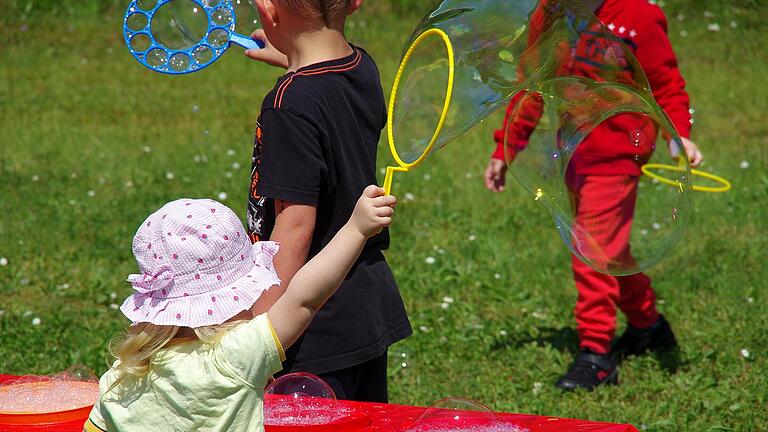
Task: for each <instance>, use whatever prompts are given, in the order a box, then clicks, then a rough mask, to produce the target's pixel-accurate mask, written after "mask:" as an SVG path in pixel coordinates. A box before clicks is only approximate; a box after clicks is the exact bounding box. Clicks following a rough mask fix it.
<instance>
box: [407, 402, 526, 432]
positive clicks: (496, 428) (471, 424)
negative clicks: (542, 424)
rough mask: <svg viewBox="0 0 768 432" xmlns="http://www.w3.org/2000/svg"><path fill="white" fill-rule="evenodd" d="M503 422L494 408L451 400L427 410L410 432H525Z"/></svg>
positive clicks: (514, 425) (434, 404)
mask: <svg viewBox="0 0 768 432" xmlns="http://www.w3.org/2000/svg"><path fill="white" fill-rule="evenodd" d="M523 431H527V429H526V428H524V427H522V426H520V425H516V424H514V423H510V422H502V421H500V420H499V418H498V417H497V416H496V414H494V413H493V411H491V409H490V408H488V407H487V406H485V405H483V404H481V403H480V402H475V401H473V400H470V399H465V398H457V397H448V398H444V399H440V400H438V401H437V402H435V403H433V404H432V405H430V406H429V407H427V408H426V409H425V410H424V412H423V413H422V414H421V415H420V416H419V417H418V418H417V419H416V420H415V421H414V422H413V424H411V426H409V427H408V429H407V430H406V432H523Z"/></svg>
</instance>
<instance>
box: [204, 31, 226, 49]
mask: <svg viewBox="0 0 768 432" xmlns="http://www.w3.org/2000/svg"><path fill="white" fill-rule="evenodd" d="M228 42H229V34H227V32H226V30H222V29H216V30H213V31H212V32H210V33H209V34H208V43H210V44H211V45H212V46H213V47H215V48H220V47H223V46H224V45H226V44H227V43H228Z"/></svg>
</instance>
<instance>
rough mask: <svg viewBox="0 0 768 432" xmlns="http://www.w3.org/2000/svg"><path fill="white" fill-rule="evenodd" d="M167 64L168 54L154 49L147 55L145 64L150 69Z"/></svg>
mask: <svg viewBox="0 0 768 432" xmlns="http://www.w3.org/2000/svg"><path fill="white" fill-rule="evenodd" d="M167 62H168V53H166V52H165V50H162V49H160V48H155V49H153V50H151V51H149V52H148V53H147V64H148V65H150V66H152V67H160V66H163V65H165V64H166V63H167Z"/></svg>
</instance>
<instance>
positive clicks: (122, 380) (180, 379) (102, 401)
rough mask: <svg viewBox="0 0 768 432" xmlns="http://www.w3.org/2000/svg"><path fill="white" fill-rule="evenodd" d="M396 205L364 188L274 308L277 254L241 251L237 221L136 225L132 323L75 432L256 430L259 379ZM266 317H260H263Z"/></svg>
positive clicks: (168, 211)
mask: <svg viewBox="0 0 768 432" xmlns="http://www.w3.org/2000/svg"><path fill="white" fill-rule="evenodd" d="M395 201H396V200H395V198H394V197H392V196H384V192H383V190H382V189H380V188H378V187H375V186H369V187H368V188H366V189H365V191H364V192H363V195H362V196H361V197H360V199H359V200H358V202H357V205H356V206H355V209H354V211H353V213H352V217H351V218H350V219H349V221H348V222H347V223H346V225H344V227H343V228H342V229H341V230H340V231H339V232H338V234H336V236H335V237H334V238H333V240H331V242H330V243H329V244H328V245H327V246H326V247H325V248H324V249H323V250H322V251H321V252H320V253H319V254H318V255H316V256H315V257H314V258H313V259H312V260H311V261H309V262H308V263H307V264H306V265H304V267H302V268H301V270H300V271H299V272H298V273H297V274H296V276H294V278H293V279H292V280H291V283H290V285H289V286H288V289H287V291H286V292H285V294H284V295H283V296H282V297H280V298H279V299H278V300H277V301H276V302H275V303H274V304H272V305H268V304H263V305H260V304H258V303H257V299H258V298H259V296H260V295H261V293H263V292H264V291H265V290H267V289H268V288H270V287H271V286H273V285H277V284H279V283H280V281H279V280H278V278H277V274H276V273H275V270H274V267H273V265H272V260H273V258H274V256H275V254H276V253H277V250H278V245H277V244H276V243H271V242H259V243H256V244H254V245H251V243H250V241H249V239H248V236H247V235H246V232H245V229H244V228H243V226H242V224H241V223H240V220H239V219H238V218H237V216H236V215H235V214H234V213H233V212H232V210H230V209H229V208H227V207H225V206H224V205H222V204H220V203H218V202H216V201H211V200H192V199H181V200H177V201H173V202H170V203H168V204H166V205H165V206H163V207H162V208H161V209H160V210H158V211H157V212H155V213H154V214H152V215H151V216H150V217H149V218H147V220H146V221H144V223H143V224H142V225H141V227H140V228H139V230H138V232H137V233H136V236H135V237H134V239H133V252H134V255H135V256H136V260H137V261H138V264H139V268H140V269H141V271H142V274H140V275H131V276H129V277H128V281H129V282H131V284H132V286H133V289H134V290H135V291H136V292H134V293H133V295H131V296H130V297H128V299H126V301H125V302H124V303H123V305H122V307H121V310H122V312H123V313H124V314H125V315H126V316H127V317H128V318H129V319H130V320H131V321H132V322H133V324H132V325H131V326H130V327H129V328H128V331H127V334H126V335H125V336H124V337H123V338H122V339H121V340H119V341H115V342H114V343H113V344H112V345H111V347H110V350H111V352H112V354H113V355H114V356H115V358H116V359H117V361H116V362H115V363H114V365H113V366H112V368H111V369H109V370H108V371H107V373H105V374H104V376H102V378H101V381H100V384H99V385H100V398H99V401H98V402H97V403H96V405H95V406H94V407H93V410H92V411H91V414H90V418H89V420H88V422H87V423H86V425H85V431H86V432H91V431H118V430H127V431H143V430H152V431H161V430H162V431H165V430H180V431H192V430H206V431H240V430H242V431H245V430H248V431H256V430H263V417H262V415H263V414H262V401H263V394H264V386H265V385H266V382H267V379H268V378H269V377H270V376H271V375H272V374H273V373H275V372H277V371H279V370H280V368H281V365H280V362H281V360H282V359H283V358H284V351H283V350H284V348H288V347H289V346H291V344H293V343H294V341H296V339H297V338H298V337H299V336H300V335H301V333H302V332H303V331H304V329H305V328H306V326H307V325H308V324H309V322H310V321H311V320H312V317H313V316H314V315H315V312H317V310H318V309H319V308H320V306H321V305H322V304H323V303H324V302H325V300H326V299H327V298H328V297H329V296H330V295H331V294H333V292H334V291H335V290H336V288H338V286H339V284H340V283H341V281H342V280H344V277H345V275H346V274H347V272H348V271H349V269H350V267H351V266H352V264H353V263H354V262H355V260H356V259H357V257H358V255H359V254H360V252H361V250H362V248H363V246H364V245H365V242H366V240H367V239H368V238H370V237H371V236H373V235H376V234H378V233H379V232H380V231H381V230H382V229H383V228H384V227H386V226H388V225H389V224H390V223H391V221H392V219H391V218H392V215H393V213H394V210H393V206H394V204H395ZM265 310H266V313H263V312H264V311H265Z"/></svg>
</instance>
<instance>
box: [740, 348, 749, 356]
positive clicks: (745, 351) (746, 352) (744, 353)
mask: <svg viewBox="0 0 768 432" xmlns="http://www.w3.org/2000/svg"><path fill="white" fill-rule="evenodd" d="M741 356H742V357H744V358H749V350H748V349H746V348H742V350H741Z"/></svg>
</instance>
